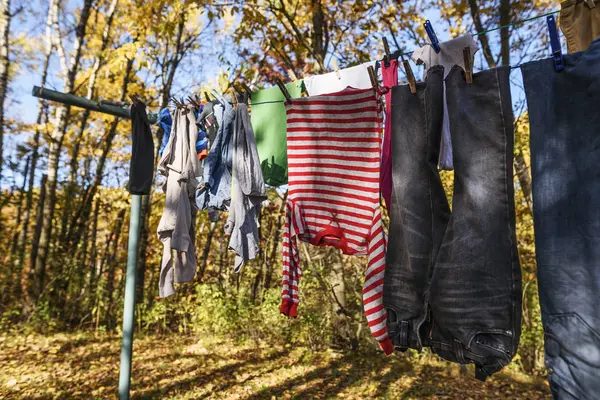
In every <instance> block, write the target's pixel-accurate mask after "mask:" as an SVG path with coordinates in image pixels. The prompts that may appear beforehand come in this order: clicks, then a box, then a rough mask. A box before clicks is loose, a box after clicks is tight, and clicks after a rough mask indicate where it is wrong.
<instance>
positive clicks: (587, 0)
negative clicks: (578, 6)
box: [584, 0, 596, 9]
mask: <svg viewBox="0 0 600 400" xmlns="http://www.w3.org/2000/svg"><path fill="white" fill-rule="evenodd" d="M584 1H585V4H587V6H588V7H589V8H590V9H592V8H594V7H596V2H595V1H594V0H584Z"/></svg>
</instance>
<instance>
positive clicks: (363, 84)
mask: <svg viewBox="0 0 600 400" xmlns="http://www.w3.org/2000/svg"><path fill="white" fill-rule="evenodd" d="M374 64H375V63H373V62H368V63H364V64H361V65H357V66H355V67H350V68H346V69H341V70H339V71H335V72H330V73H327V74H323V75H314V76H310V77H308V78H305V79H304V85H305V87H306V91H307V93H308V94H309V96H317V95H320V94H327V93H335V92H339V91H341V90H344V89H345V88H346V87H348V86H350V87H352V88H356V89H367V88H371V80H370V79H369V73H368V71H367V68H369V66H373V65H374Z"/></svg>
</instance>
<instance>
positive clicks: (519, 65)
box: [251, 10, 560, 106]
mask: <svg viewBox="0 0 600 400" xmlns="http://www.w3.org/2000/svg"><path fill="white" fill-rule="evenodd" d="M559 12H560V10H555V11H551V12H548V13H545V14H542V15H536V16H535V17H530V18H525V19H522V20H519V21H514V22H511V23H510V24H506V25H502V26H498V27H496V28H492V29H488V30H485V31H482V32H477V33H474V34H473V36H481V35H485V34H487V33H490V32H494V31H498V30H500V29H503V28H508V27H511V26H514V25H518V24H523V23H526V22H530V21H534V20H537V19H540V18H545V17H547V16H549V15H554V14H558V13H559ZM413 53H414V50H411V51H408V52H405V53H400V54H398V55H396V53H393V54H392V58H395V59H398V58H402V57H404V56H410V55H412V54H413ZM377 61H380V60H374V61H371V62H377ZM521 65H522V64H517V65H511V67H510V68H511V70H513V69H519V68H521ZM284 102H285V100H273V101H263V102H258V103H251V104H252V105H253V106H257V105H261V104H273V103H284Z"/></svg>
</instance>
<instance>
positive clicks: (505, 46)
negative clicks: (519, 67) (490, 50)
mask: <svg viewBox="0 0 600 400" xmlns="http://www.w3.org/2000/svg"><path fill="white" fill-rule="evenodd" d="M508 24H510V0H500V26H503V27H504V28H502V29H500V57H501V59H502V65H510V27H508V26H506V25H508Z"/></svg>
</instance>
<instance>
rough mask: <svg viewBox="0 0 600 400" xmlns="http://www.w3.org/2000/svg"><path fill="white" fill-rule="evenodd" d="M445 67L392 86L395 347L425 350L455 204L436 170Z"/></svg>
mask: <svg viewBox="0 0 600 400" xmlns="http://www.w3.org/2000/svg"><path fill="white" fill-rule="evenodd" d="M443 77H444V69H443V67H442V66H435V67H433V68H431V69H430V70H429V71H428V73H427V80H426V83H419V84H417V93H416V94H412V93H411V92H410V90H409V88H408V86H406V85H404V86H396V87H394V88H393V89H392V118H391V124H392V154H393V158H392V207H391V213H390V231H389V241H388V250H387V254H386V270H385V283H384V291H383V302H384V305H385V307H386V310H387V313H388V333H389V335H390V338H391V339H392V342H393V343H394V346H396V347H397V348H399V349H400V350H406V349H407V348H408V347H411V348H415V349H420V348H421V347H422V346H423V345H425V346H426V345H427V344H424V343H423V341H422V336H423V335H419V334H418V331H419V327H420V326H421V325H422V324H423V322H424V320H425V318H426V312H427V307H426V300H425V293H426V291H427V287H428V284H429V277H430V275H431V272H432V270H433V261H434V260H435V255H436V254H437V250H438V248H439V245H440V243H441V240H442V236H443V234H444V229H445V226H446V224H447V222H448V219H449V217H450V209H449V206H448V202H447V200H446V195H445V194H444V189H443V187H442V184H441V181H440V177H439V174H438V172H437V164H438V156H439V146H440V135H441V130H442V118H443V108H442V107H443V103H442V100H443V97H442V96H443Z"/></svg>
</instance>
